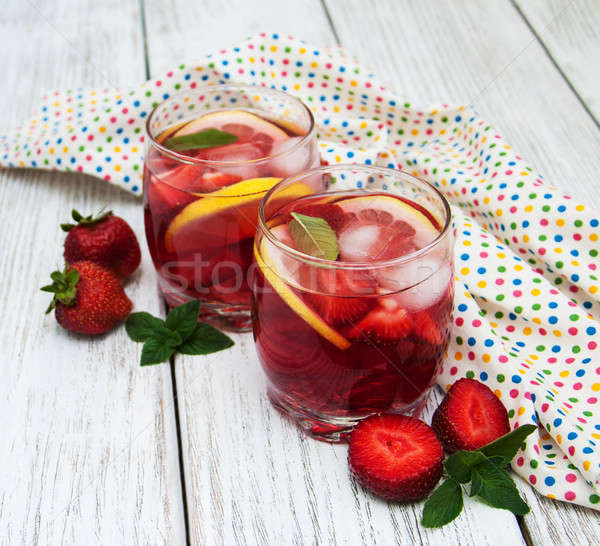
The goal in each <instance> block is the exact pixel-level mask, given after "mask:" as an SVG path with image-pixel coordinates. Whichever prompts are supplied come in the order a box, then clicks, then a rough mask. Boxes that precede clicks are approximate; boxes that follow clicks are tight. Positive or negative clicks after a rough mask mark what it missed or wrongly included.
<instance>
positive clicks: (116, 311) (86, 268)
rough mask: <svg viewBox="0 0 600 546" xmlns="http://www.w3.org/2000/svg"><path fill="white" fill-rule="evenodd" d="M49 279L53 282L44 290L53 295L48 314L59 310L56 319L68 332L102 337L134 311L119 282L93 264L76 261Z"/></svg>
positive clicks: (108, 272)
mask: <svg viewBox="0 0 600 546" xmlns="http://www.w3.org/2000/svg"><path fill="white" fill-rule="evenodd" d="M50 277H51V278H52V280H53V281H54V282H53V283H52V284H50V285H48V286H44V287H43V288H42V290H44V291H45V292H52V293H53V294H54V298H53V299H52V302H51V303H50V305H49V306H48V309H46V313H50V311H52V309H54V308H56V311H55V316H56V320H57V321H58V323H59V324H60V325H61V326H62V327H63V328H66V329H67V330H71V331H72V332H78V333H80V334H91V335H95V334H103V333H104V332H107V331H108V330H111V329H112V328H114V327H115V326H116V325H117V324H118V323H119V322H122V321H123V320H125V319H126V318H127V316H128V315H129V313H130V312H131V307H132V305H131V301H130V300H129V298H128V297H127V295H126V294H125V292H124V291H123V288H122V287H121V284H120V283H119V281H118V279H117V278H116V277H115V276H114V275H113V274H112V273H111V272H110V271H109V270H107V269H105V268H104V267H102V266H100V265H98V264H96V263H94V262H90V261H80V262H75V263H74V264H72V265H71V266H65V269H64V270H63V271H54V272H53V273H52V274H51V275H50Z"/></svg>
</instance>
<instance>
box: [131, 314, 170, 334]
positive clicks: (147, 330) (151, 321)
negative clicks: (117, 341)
mask: <svg viewBox="0 0 600 546" xmlns="http://www.w3.org/2000/svg"><path fill="white" fill-rule="evenodd" d="M164 327H165V321H164V320H162V319H160V318H158V317H154V316H152V315H151V314H150V313H146V312H141V313H131V315H129V317H128V318H127V322H126V323H125V331H126V332H127V335H128V336H129V337H130V338H131V339H132V340H133V341H146V340H147V339H148V338H149V337H150V336H151V335H152V334H153V333H154V331H155V330H156V329H159V328H164Z"/></svg>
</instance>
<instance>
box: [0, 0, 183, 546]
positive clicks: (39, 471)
mask: <svg viewBox="0 0 600 546" xmlns="http://www.w3.org/2000/svg"><path fill="white" fill-rule="evenodd" d="M2 12H3V16H2V18H1V19H0V35H2V37H3V43H4V46H5V47H6V46H8V47H9V50H8V51H4V53H3V54H2V56H1V60H0V66H1V67H2V74H3V77H2V79H1V80H0V96H1V97H2V101H1V102H0V113H1V116H0V119H2V127H3V128H9V127H11V126H13V125H15V124H16V123H17V122H19V121H22V120H24V119H26V118H27V117H28V116H29V115H31V114H32V113H33V110H34V109H35V108H37V107H38V105H39V103H40V99H41V95H42V93H44V92H45V91H48V90H52V89H61V88H68V87H76V86H79V85H87V86H102V87H103V86H113V85H117V84H128V83H132V82H134V81H140V80H142V79H143V78H144V68H143V67H144V63H143V42H142V38H141V26H140V20H139V13H138V10H137V4H136V3H135V2H129V3H128V4H127V5H125V4H124V3H122V2H117V1H113V0H111V1H109V2H91V1H85V2H84V1H81V2H66V1H57V2H52V3H39V4H38V3H33V2H22V1H19V0H10V2H8V4H7V3H4V5H3V7H2ZM98 21H104V22H110V25H106V26H105V25H98V24H97V22H98ZM0 203H2V223H3V228H2V230H1V231H0V247H1V248H2V249H3V253H2V254H3V256H2V259H1V260H0V278H1V279H2V283H1V285H0V298H1V300H0V301H2V302H3V307H4V310H5V311H4V313H2V316H1V317H0V347H1V349H0V350H1V354H2V372H3V373H2V381H1V382H0V431H1V433H0V544H3V545H7V546H9V545H10V546H13V545H20V544H28V545H29V544H48V545H50V544H52V545H55V544H107V545H108V544H111V545H113V544H114V545H117V544H149V545H150V544H152V545H154V544H181V543H184V541H185V526H184V520H183V510H182V496H181V486H180V481H179V479H180V476H179V468H178V455H177V438H176V430H175V418H174V411H173V398H172V388H171V377H170V372H169V368H168V367H167V366H159V367H155V368H148V369H142V368H140V367H139V366H138V365H137V362H138V361H139V351H140V347H139V346H137V345H136V344H133V343H131V342H130V341H129V340H128V339H127V336H126V334H125V331H124V329H123V328H119V329H118V330H117V331H116V332H113V333H111V334H109V335H106V336H104V337H100V338H94V339H92V338H84V337H81V336H77V335H72V334H69V333H67V332H66V331H65V330H63V329H62V328H60V327H59V326H58V324H57V323H56V321H55V320H54V318H53V317H51V316H47V317H45V316H44V310H45V308H46V307H47V305H48V303H49V294H47V293H44V292H40V291H39V287H40V286H42V285H44V284H48V281H49V274H50V272H51V271H52V270H53V269H55V268H56V267H57V266H58V265H59V264H60V263H61V261H62V241H63V238H64V233H63V232H62V231H60V228H59V223H60V222H64V221H65V220H66V219H68V218H69V215H70V210H71V208H72V207H76V208H77V209H79V210H80V211H82V212H92V211H97V210H99V209H100V208H101V207H102V206H104V205H106V204H108V205H110V207H112V208H114V210H115V212H117V213H118V214H120V215H122V216H123V217H124V218H126V219H127V221H128V222H130V223H131V225H132V226H133V227H134V229H135V231H136V233H138V234H142V233H143V223H142V215H141V207H140V202H139V199H136V198H134V197H132V196H130V195H128V194H126V193H125V192H122V191H120V190H118V189H116V188H114V187H109V185H108V184H106V183H105V182H103V181H100V180H96V179H92V178H89V177H85V176H81V175H73V174H69V175H65V174H58V173H50V172H42V171H12V170H11V171H6V170H2V171H0ZM141 242H142V243H143V241H141ZM126 290H127V292H128V294H129V296H130V298H131V299H132V300H133V302H134V305H135V307H136V308H138V309H146V310H149V311H152V312H155V313H157V312H159V311H160V308H159V304H158V302H159V299H158V297H157V292H156V288H155V281H154V277H153V271H152V266H151V263H150V260H149V257H148V253H147V251H146V250H145V249H144V261H143V265H142V268H141V271H139V272H138V273H136V274H135V276H134V278H133V279H132V280H131V281H130V282H129V283H128V284H127V286H126Z"/></svg>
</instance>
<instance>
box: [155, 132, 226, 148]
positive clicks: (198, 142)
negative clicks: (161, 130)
mask: <svg viewBox="0 0 600 546" xmlns="http://www.w3.org/2000/svg"><path fill="white" fill-rule="evenodd" d="M237 139H238V137H237V135H234V134H233V133H227V132H226V131H219V130H218V129H205V130H203V131H198V132H197V133H192V134H191V135H182V136H175V137H171V138H169V139H167V140H166V141H165V143H164V145H165V146H166V147H167V148H169V149H170V150H173V151H174V152H182V151H185V150H201V149H203V148H214V147H216V146H225V145H226V144H232V143H233V142H236V141H237Z"/></svg>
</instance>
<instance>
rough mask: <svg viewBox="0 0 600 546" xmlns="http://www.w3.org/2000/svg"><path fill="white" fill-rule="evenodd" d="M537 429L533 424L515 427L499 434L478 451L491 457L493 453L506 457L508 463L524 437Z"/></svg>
mask: <svg viewBox="0 0 600 546" xmlns="http://www.w3.org/2000/svg"><path fill="white" fill-rule="evenodd" d="M536 430H537V427H536V426H535V425H522V426H520V427H519V428H516V429H515V430H513V431H512V432H509V433H508V434H505V435H504V436H501V437H500V438H498V439H497V440H494V441H493V442H491V443H489V444H488V445H486V446H483V447H482V448H481V449H479V451H481V453H483V454H484V455H486V456H487V457H492V456H494V455H497V456H500V457H504V458H505V459H507V463H506V464H508V463H509V462H510V461H512V460H513V457H514V456H515V455H516V454H517V451H519V448H520V447H521V445H522V444H523V442H524V441H525V438H527V436H529V435H530V434H531V433H533V432H534V431H536Z"/></svg>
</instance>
